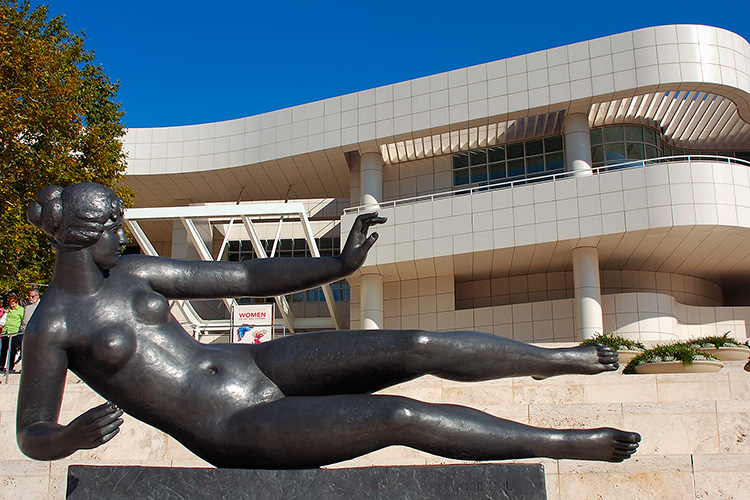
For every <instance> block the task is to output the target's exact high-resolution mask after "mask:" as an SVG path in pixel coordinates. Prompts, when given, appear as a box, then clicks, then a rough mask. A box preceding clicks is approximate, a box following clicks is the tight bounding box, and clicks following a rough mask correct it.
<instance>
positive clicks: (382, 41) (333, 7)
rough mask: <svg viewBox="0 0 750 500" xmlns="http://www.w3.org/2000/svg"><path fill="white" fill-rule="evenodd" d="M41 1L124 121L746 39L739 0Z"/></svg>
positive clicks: (199, 117) (190, 120)
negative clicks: (650, 37) (668, 44)
mask: <svg viewBox="0 0 750 500" xmlns="http://www.w3.org/2000/svg"><path fill="white" fill-rule="evenodd" d="M38 3H45V4H48V5H49V6H50V9H51V13H52V14H53V15H65V18H66V22H67V24H68V27H69V28H70V29H71V30H72V31H84V32H85V34H86V47H87V48H88V49H93V50H94V51H95V52H96V62H97V63H99V64H101V65H103V66H104V69H105V70H106V72H107V74H108V75H109V76H110V78H112V79H113V80H119V81H120V91H119V94H118V99H119V101H120V102H121V103H122V105H123V109H124V110H125V113H126V114H125V119H124V121H125V124H126V125H127V126H128V127H158V126H172V125H189V124H195V123H206V122H214V121H220V120H229V119H233V118H240V117H244V116H250V115H255V114H259V113H263V112H266V111H271V110H275V109H281V108H286V107H289V106H294V105H297V104H302V103H306V102H312V101H317V100H320V99H325V98H328V97H333V96H338V95H343V94H347V93H350V92H356V91H359V90H365V89H369V88H373V87H377V86H380V85H386V84H390V83H396V82H400V81H404V80H410V79H412V78H418V77H420V76H425V75H431V74H435V73H439V72H442V71H448V70H452V69H456V68H462V67H466V66H470V65H473V64H479V63H484V62H487V61H493V60H497V59H503V58H506V57H511V56H514V55H519V54H525V53H529V52H533V51H536V50H542V49H548V48H551V47H557V46H560V45H566V44H569V43H574V42H578V41H582V40H588V39H591V38H596V37H599V36H605V35H611V34H614V33H620V32H623V31H629V30H633V29H637V28H642V27H646V26H657V25H661V24H678V23H690V24H708V25H712V26H718V27H721V28H726V29H729V30H731V31H734V32H735V33H739V34H740V35H742V36H744V37H745V38H746V39H750V15H748V14H747V4H746V1H739V0H736V1H714V2H708V1H704V2H697V1H692V0H689V1H683V2H679V3H672V4H668V3H666V4H665V3H657V2H601V1H598V2H588V1H586V2H576V3H571V2H550V1H546V0H545V1H542V2H487V1H485V2H476V3H473V4H472V3H468V2H458V1H455V0H453V1H451V2H448V1H443V0H434V1H430V2H424V1H419V2H417V1H409V0H401V1H393V0H380V1H378V2H356V1H354V2H352V1H349V2H343V1H338V0H337V1H327V2H326V1H318V2H300V1H296V0H295V1H276V2H272V1H264V2H259V1H257V0H251V1H229V0H216V1H213V2H206V1H205V0H203V1H200V2H198V1H195V0H183V1H181V2H179V3H176V2H175V3H173V2H162V1H159V0H151V1H148V2H146V1H143V0H130V1H128V2H122V1H119V2H113V1H110V0H47V1H43V2H38V1H34V4H38ZM633 8H634V9H636V10H632V9H633ZM650 10H652V11H653V12H650Z"/></svg>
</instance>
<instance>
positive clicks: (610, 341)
mask: <svg viewBox="0 0 750 500" xmlns="http://www.w3.org/2000/svg"><path fill="white" fill-rule="evenodd" d="M594 343H597V344H604V345H606V346H609V347H611V348H612V349H614V350H615V351H617V356H618V358H619V361H620V364H622V365H626V364H628V363H629V362H630V360H631V359H633V358H634V357H635V356H637V355H638V354H640V353H641V352H643V351H644V350H645V349H646V346H644V345H643V344H641V343H640V342H638V341H637V340H630V339H626V338H625V337H621V336H619V335H615V334H614V333H597V334H596V335H595V336H594V337H592V338H590V339H586V340H584V341H583V342H581V344H582V345H583V344H594Z"/></svg>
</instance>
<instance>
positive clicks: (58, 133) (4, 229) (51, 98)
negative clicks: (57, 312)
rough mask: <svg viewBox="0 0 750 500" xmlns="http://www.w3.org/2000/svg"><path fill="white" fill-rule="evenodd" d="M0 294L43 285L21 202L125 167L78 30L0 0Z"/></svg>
mask: <svg viewBox="0 0 750 500" xmlns="http://www.w3.org/2000/svg"><path fill="white" fill-rule="evenodd" d="M0 16H1V19H0V169H1V170H0V292H3V291H9V290H16V291H19V292H21V293H23V292H25V291H26V290H27V289H28V288H29V287H30V284H35V283H38V284H43V283H47V282H49V278H50V276H51V272H52V265H53V254H52V250H51V248H50V245H49V240H48V238H47V237H46V236H45V235H43V234H42V233H41V231H39V230H37V229H36V228H34V227H33V226H32V225H30V224H29V223H28V222H26V207H27V206H28V205H29V203H30V202H31V201H32V200H33V199H34V197H35V196H36V193H37V192H39V190H41V189H42V188H43V187H45V186H48V185H50V184H56V185H58V186H68V185H70V184H74V183H76V182H82V181H90V182H98V183H101V184H105V185H107V186H110V187H113V188H115V189H116V190H117V191H118V192H119V193H120V194H121V195H122V196H123V197H124V198H125V199H126V201H127V200H128V199H129V198H130V193H129V191H127V190H126V189H122V188H117V183H118V181H119V180H120V179H121V177H122V175H123V172H124V169H125V156H124V154H123V152H122V143H121V140H120V138H121V137H122V135H123V133H124V126H123V124H122V116H123V112H122V111H121V109H120V104H119V103H117V102H116V101H115V98H116V95H117V88H118V83H113V82H111V81H110V80H109V78H108V77H107V75H106V74H105V73H104V70H103V69H102V68H101V66H98V65H95V64H94V63H93V58H94V54H93V52H91V51H88V50H86V49H85V48H84V35H83V34H82V33H79V34H74V33H71V32H70V31H68V29H67V27H66V26H65V21H64V19H63V18H62V17H52V18H50V17H49V15H48V7H46V6H40V7H36V8H34V9H31V8H30V6H29V2H28V0H23V1H20V2H19V1H18V0H0Z"/></svg>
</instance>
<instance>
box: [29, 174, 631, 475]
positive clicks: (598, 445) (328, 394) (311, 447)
mask: <svg viewBox="0 0 750 500" xmlns="http://www.w3.org/2000/svg"><path fill="white" fill-rule="evenodd" d="M122 214H123V210H122V202H121V200H119V199H118V198H117V197H116V196H115V195H114V193H113V192H112V191H111V190H109V189H108V188H106V187H103V186H100V185H98V184H90V183H82V184H76V185H73V186H70V187H67V188H65V189H62V188H59V187H56V186H51V187H48V188H46V189H44V190H42V191H41V192H40V193H39V195H38V196H37V201H36V202H34V203H33V204H32V205H31V206H30V207H29V210H28V217H29V220H30V221H31V222H32V223H34V224H35V225H36V226H37V227H39V228H41V229H42V230H44V231H45V232H46V233H47V234H48V235H50V236H52V237H53V239H54V243H53V245H54V247H55V249H56V252H57V254H56V261H55V271H54V275H53V278H52V280H51V283H50V286H49V288H48V290H47V292H46V293H45V295H44V297H43V299H42V301H41V304H40V305H39V307H38V309H37V311H36V313H35V314H34V316H33V318H32V320H31V322H30V323H29V325H28V328H27V331H26V332H27V333H26V338H25V340H24V366H23V371H22V375H21V385H20V390H19V401H18V421H17V438H18V443H19V446H20V448H21V450H22V451H23V452H24V453H25V454H26V455H28V456H29V457H31V458H35V459H40V460H51V459H58V458H62V457H65V456H67V455H69V454H71V453H73V452H75V451H77V450H79V449H90V448H94V447H97V446H99V445H101V444H103V443H105V442H107V441H109V440H110V439H112V438H113V437H114V436H115V435H116V434H117V432H118V428H119V426H120V424H121V423H122V418H121V416H122V413H123V411H124V412H127V413H128V414H130V415H132V416H134V417H136V418H138V419H139V420H141V421H143V422H145V423H148V424H150V425H152V426H154V427H157V428H159V429H161V430H162V431H164V432H166V433H168V434H170V435H171V436H173V437H174V438H175V439H177V440H178V441H180V442H181V443H182V444H184V445H185V446H186V447H187V448H189V449H190V450H192V451H193V452H194V453H196V454H197V455H198V456H200V457H202V458H203V459H205V460H207V461H208V462H210V463H212V464H214V465H216V466H219V467H235V468H303V467H317V466H321V465H325V464H329V463H334V462H339V461H342V460H346V459H350V458H353V457H356V456H359V455H362V454H365V453H368V452H370V451H374V450H377V449H380V448H383V447H386V446H389V445H406V446H410V447H413V448H417V449H419V450H423V451H427V452H429V453H433V454H437V455H442V456H445V457H450V458H458V459H469V460H500V459H513V458H527V457H542V456H544V457H551V458H572V459H588V460H607V461H613V462H619V461H622V460H624V459H626V458H628V457H630V456H631V455H632V454H633V453H634V452H635V450H636V448H637V446H638V442H639V441H640V436H639V435H638V434H636V433H633V432H625V431H620V430H617V429H612V428H601V429H590V430H578V429H565V430H556V429H543V428H536V427H531V426H527V425H523V424H519V423H515V422H511V421H508V420H503V419H500V418H497V417H493V416H490V415H488V414H486V413H483V412H480V411H477V410H474V409H471V408H466V407H462V406H455V405H445V404H430V403H423V402H420V401H416V400H411V399H408V398H404V397H397V396H385V395H372V394H371V393H372V392H374V391H377V390H379V389H382V388H385V387H388V386H390V385H393V384H396V383H399V382H404V381H407V380H410V379H413V378H416V377H419V376H421V375H424V374H433V375H437V376H439V377H444V378H448V379H452V380H460V381H478V380H488V379H495V378H502V377H509V376H521V375H532V376H537V377H548V376H554V375H560V374H570V373H581V374H595V373H600V372H604V371H612V370H616V369H617V354H616V352H614V351H613V350H612V349H611V348H608V347H605V346H602V345H589V346H581V347H574V348H561V349H544V348H540V347H535V346H531V345H528V344H524V343H521V342H517V341H514V340H510V339H506V338H503V337H498V336H494V335H487V334H482V333H478V332H427V331H389V330H377V331H358V332H351V331H333V332H323V333H316V334H311V335H296V336H291V337H286V338H284V339H279V340H275V341H271V342H268V343H264V344H258V345H253V344H223V345H205V344H200V343H198V342H197V341H195V340H194V339H193V338H192V337H191V336H190V335H188V334H186V332H185V331H184V330H183V329H182V327H181V326H180V325H179V323H177V321H176V320H175V319H174V318H173V317H172V316H171V315H170V313H169V306H168V302H167V301H168V299H191V298H218V297H234V296H248V295H250V296H271V295H280V294H287V293H291V292H294V291H297V290H301V289H305V288H310V287H312V286H316V285H320V284H322V283H326V282H330V281H334V280H337V279H340V278H343V277H345V276H347V275H349V274H351V273H352V272H354V271H355V270H357V269H358V268H359V267H360V266H361V265H362V263H363V262H364V260H365V257H366V255H367V252H368V250H369V248H370V247H371V246H372V245H373V244H374V242H375V240H376V239H377V233H373V234H371V235H369V236H368V230H369V228H370V226H373V225H377V224H381V223H383V222H385V219H383V218H380V217H377V216H376V214H367V215H363V216H360V217H358V218H357V220H356V222H355V223H354V226H353V228H352V231H351V233H350V234H349V237H348V239H347V242H346V244H345V246H344V249H343V250H342V253H341V255H340V256H338V257H324V258H293V259H282V258H278V259H254V260H250V261H244V262H203V261H198V262H191V261H178V260H171V259H165V258H157V257H148V256H140V255H128V256H122V257H121V256H120V253H121V250H122V245H124V244H125V243H126V241H127V240H126V236H125V233H124V231H123V228H122ZM269 278H270V279H269ZM68 369H70V370H71V371H73V372H74V373H75V374H76V375H78V376H79V377H80V378H81V379H82V380H83V381H84V382H86V383H87V384H88V385H89V386H90V387H91V388H92V389H94V390H95V391H96V392H98V393H99V394H100V395H101V396H103V397H104V398H106V399H107V400H108V401H111V402H112V403H106V404H104V405H101V406H99V407H96V408H93V409H91V410H89V411H87V412H85V413H84V414H82V415H81V416H79V417H77V418H76V419H74V420H73V421H72V422H71V423H70V424H68V425H65V426H63V425H59V424H58V423H57V420H58V416H59V411H60V403H61V400H62V393H63V389H64V383H65V373H66V370H68Z"/></svg>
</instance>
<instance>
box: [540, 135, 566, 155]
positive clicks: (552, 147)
mask: <svg viewBox="0 0 750 500" xmlns="http://www.w3.org/2000/svg"><path fill="white" fill-rule="evenodd" d="M562 148H563V141H562V136H561V135H556V136H554V137H547V138H545V139H544V152H545V153H552V152H554V151H562Z"/></svg>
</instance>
